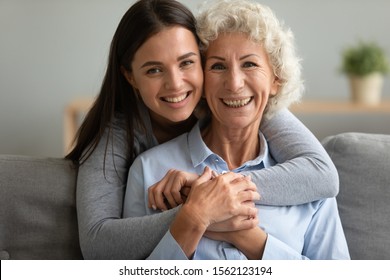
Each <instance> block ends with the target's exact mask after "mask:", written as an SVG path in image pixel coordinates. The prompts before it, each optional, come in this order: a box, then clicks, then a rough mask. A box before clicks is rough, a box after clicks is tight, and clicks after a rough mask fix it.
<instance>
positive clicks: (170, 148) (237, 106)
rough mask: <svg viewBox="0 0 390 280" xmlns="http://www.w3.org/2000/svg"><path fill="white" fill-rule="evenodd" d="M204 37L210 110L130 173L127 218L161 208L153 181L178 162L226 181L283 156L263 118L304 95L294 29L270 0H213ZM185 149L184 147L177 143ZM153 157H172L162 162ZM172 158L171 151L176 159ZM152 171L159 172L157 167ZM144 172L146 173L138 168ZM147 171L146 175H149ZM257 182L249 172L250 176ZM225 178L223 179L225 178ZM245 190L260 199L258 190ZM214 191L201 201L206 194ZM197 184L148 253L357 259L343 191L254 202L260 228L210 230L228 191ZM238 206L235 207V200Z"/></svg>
mask: <svg viewBox="0 0 390 280" xmlns="http://www.w3.org/2000/svg"><path fill="white" fill-rule="evenodd" d="M198 25H199V30H198V33H199V37H200V38H201V40H202V42H203V44H204V50H203V53H204V72H205V80H204V95H205V98H206V100H207V104H208V106H209V108H210V111H211V116H210V120H203V121H200V122H198V124H197V125H195V127H194V128H193V129H192V130H191V131H190V132H189V133H186V134H184V135H182V136H179V137H178V138H176V139H174V140H171V141H169V142H167V143H165V144H163V145H160V146H158V147H156V148H153V149H151V150H148V151H147V152H146V153H144V154H142V155H141V156H140V157H138V158H137V159H136V160H135V162H134V164H133V165H132V167H131V169H130V172H129V181H131V182H132V184H131V187H130V188H129V189H128V190H127V192H126V197H125V202H124V214H125V216H142V215H147V214H154V213H156V212H155V210H152V209H150V208H148V207H147V205H146V202H147V200H148V198H147V189H148V187H149V186H151V185H153V184H154V183H156V182H157V181H158V180H159V178H161V176H162V174H165V173H166V172H167V171H168V170H170V169H171V168H177V169H180V170H184V171H186V172H193V173H198V174H200V173H201V172H202V170H203V169H204V168H207V169H212V170H213V171H215V174H216V175H215V176H216V177H215V178H213V179H212V180H227V179H228V178H229V176H232V175H231V174H237V173H238V174H243V175H245V174H246V172H249V171H253V170H260V169H263V168H267V167H271V166H274V165H275V164H276V162H275V161H274V159H273V158H272V156H271V154H270V152H269V150H268V145H267V140H266V139H265V137H264V136H263V134H262V133H261V130H259V128H260V123H261V120H262V119H263V118H264V117H269V116H271V115H272V114H273V113H274V112H276V111H278V110H280V109H281V108H285V107H286V106H288V105H289V104H290V103H291V102H293V101H295V100H297V99H298V98H299V96H300V94H301V90H302V81H301V77H300V73H301V71H300V62H299V58H298V57H297V56H296V54H295V50H294V42H293V35H292V33H291V31H289V30H288V29H285V28H284V27H283V25H281V24H280V22H279V21H278V20H277V18H276V17H275V15H274V14H273V12H272V11H271V10H270V9H269V8H268V7H266V6H263V5H260V4H258V3H256V2H251V1H243V0H222V1H215V2H213V3H212V4H211V5H210V6H207V9H206V10H205V11H203V12H202V13H201V14H200V15H199V17H198ZM178 147H179V148H178ZM155 159H164V160H162V161H161V162H159V161H158V160H155ZM167 159H171V160H170V161H168V160H167ZM145 170H154V171H156V170H159V171H158V172H153V174H149V173H148V172H144V171H145ZM139 174H143V176H140V175H139ZM145 174H147V175H145ZM245 178H246V179H245V180H247V181H248V182H250V177H249V176H247V177H245ZM217 185H219V184H215V185H214V186H217ZM247 188H248V189H249V191H248V190H245V189H243V190H239V194H238V195H240V196H242V198H243V201H244V203H245V201H247V202H246V203H248V204H253V202H252V201H253V200H254V199H255V198H256V195H255V194H254V192H253V191H252V192H251V190H255V188H253V186H251V185H250V184H249V183H248V186H247ZM200 190H201V191H203V192H208V195H207V196H203V200H201V199H199V197H200V196H199V192H200ZM229 191H232V190H230V189H216V188H213V186H210V185H207V188H206V187H205V184H203V182H201V181H200V182H199V183H198V184H196V185H192V187H191V191H190V193H189V196H188V198H187V199H186V202H185V203H184V204H183V205H182V206H181V209H180V210H179V211H178V213H177V215H176V218H175V220H174V221H173V223H172V224H171V227H170V229H169V231H168V232H167V233H166V235H165V236H164V237H163V239H162V240H161V241H160V243H159V244H158V246H157V247H156V248H155V250H154V251H153V252H152V254H151V255H150V257H149V258H150V259H349V253H348V248H347V243H346V240H345V236H344V232H343V229H342V225H341V222H340V218H339V215H338V211H337V203H336V200H335V198H328V199H321V200H318V201H313V202H310V203H306V204H301V205H295V206H266V205H255V206H256V213H255V214H253V213H248V215H244V214H243V213H241V216H240V217H241V219H242V220H249V221H252V222H254V225H253V227H251V228H249V229H245V230H238V231H223V230H220V231H219V232H218V231H215V230H214V231H209V229H210V227H213V226H215V225H216V224H218V223H223V222H224V221H225V220H224V219H226V220H228V219H230V218H231V215H229V214H232V213H226V217H225V218H223V217H222V218H221V217H220V216H218V217H217V216H216V215H215V211H216V210H214V209H217V208H218V207H219V208H224V207H228V206H230V205H229V201H227V202H226V205H215V203H214V201H213V195H215V192H229ZM233 209H234V208H233Z"/></svg>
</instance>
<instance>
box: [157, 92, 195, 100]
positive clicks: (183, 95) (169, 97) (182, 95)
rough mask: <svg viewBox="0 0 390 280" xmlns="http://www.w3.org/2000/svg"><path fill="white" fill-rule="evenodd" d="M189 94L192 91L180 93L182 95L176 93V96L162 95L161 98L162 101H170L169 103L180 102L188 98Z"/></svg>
mask: <svg viewBox="0 0 390 280" xmlns="http://www.w3.org/2000/svg"><path fill="white" fill-rule="evenodd" d="M189 95H190V91H188V92H186V93H183V94H180V95H176V96H166V97H161V98H160V99H161V100H162V101H164V102H168V103H180V102H182V101H183V100H184V99H186V98H187V97H188V96H189Z"/></svg>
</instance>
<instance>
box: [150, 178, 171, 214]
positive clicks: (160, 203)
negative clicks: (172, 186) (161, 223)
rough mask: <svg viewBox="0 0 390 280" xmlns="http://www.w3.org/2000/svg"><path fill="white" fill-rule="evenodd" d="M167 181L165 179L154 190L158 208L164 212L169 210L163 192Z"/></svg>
mask: <svg viewBox="0 0 390 280" xmlns="http://www.w3.org/2000/svg"><path fill="white" fill-rule="evenodd" d="M166 181H167V180H166V178H164V179H163V180H161V181H160V182H158V183H157V184H156V187H155V188H154V190H153V193H154V201H155V205H156V208H157V209H161V210H163V211H164V210H168V208H167V206H166V204H165V202H164V199H165V197H164V195H163V192H162V190H163V188H164V186H165V185H166Z"/></svg>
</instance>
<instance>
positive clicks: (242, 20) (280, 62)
mask: <svg viewBox="0 0 390 280" xmlns="http://www.w3.org/2000/svg"><path fill="white" fill-rule="evenodd" d="M210 2H211V3H210ZM197 25H198V35H199V37H200V40H201V41H202V44H203V46H202V49H203V50H205V49H207V47H208V45H209V43H210V42H211V41H213V40H215V39H216V38H217V37H218V34H220V33H230V32H241V33H244V34H247V35H248V36H249V38H250V39H251V40H253V41H254V42H256V43H260V44H262V45H263V46H264V49H265V51H266V53H267V54H268V56H269V59H270V62H271V65H272V68H273V71H274V74H275V76H277V77H278V78H279V83H280V86H279V90H278V92H277V94H276V95H275V96H273V97H271V98H269V101H268V104H267V107H266V110H265V112H264V117H266V118H270V117H272V115H273V114H274V113H275V112H276V111H278V110H279V109H282V108H287V107H288V106H290V105H291V104H292V103H294V102H297V101H299V99H300V97H301V95H302V93H303V89H304V86H303V80H302V78H301V60H300V58H299V57H298V56H297V55H296V51H295V44H294V35H293V33H292V32H291V30H290V29H289V28H285V27H284V26H283V24H282V23H280V22H279V20H278V19H277V18H276V16H275V15H274V13H273V12H272V10H271V9H270V8H269V7H267V6H265V5H261V4H259V3H256V2H254V1H249V0H215V1H206V2H205V4H204V5H203V6H202V8H201V10H200V12H199V15H198V17H197Z"/></svg>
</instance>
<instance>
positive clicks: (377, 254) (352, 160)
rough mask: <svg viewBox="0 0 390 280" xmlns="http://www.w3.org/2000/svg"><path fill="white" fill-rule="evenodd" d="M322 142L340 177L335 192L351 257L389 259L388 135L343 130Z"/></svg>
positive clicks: (389, 168) (389, 179)
mask: <svg viewBox="0 0 390 280" xmlns="http://www.w3.org/2000/svg"><path fill="white" fill-rule="evenodd" d="M323 145H324V147H325V149H326V150H327V151H328V153H329V155H330V157H331V158H332V160H333V162H334V163H335V165H336V168H337V170H338V173H339V177H340V192H339V195H338V196H337V200H338V206H339V212H340V217H341V221H342V223H343V227H344V231H345V235H346V238H347V242H348V246H349V250H350V254H351V258H352V259H366V260H370V259H390V238H389V236H390V218H389V217H390V135H378V134H364V133H343V134H339V135H336V136H331V137H327V138H325V139H324V140H323Z"/></svg>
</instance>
